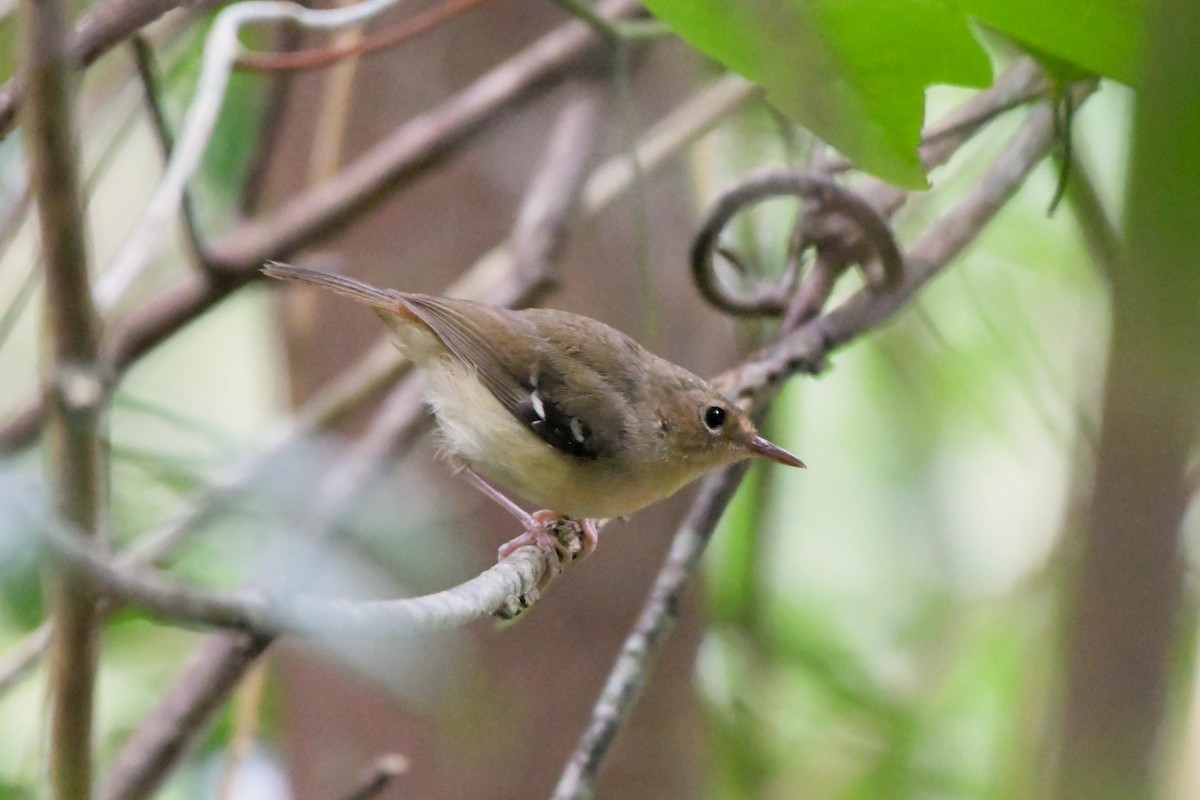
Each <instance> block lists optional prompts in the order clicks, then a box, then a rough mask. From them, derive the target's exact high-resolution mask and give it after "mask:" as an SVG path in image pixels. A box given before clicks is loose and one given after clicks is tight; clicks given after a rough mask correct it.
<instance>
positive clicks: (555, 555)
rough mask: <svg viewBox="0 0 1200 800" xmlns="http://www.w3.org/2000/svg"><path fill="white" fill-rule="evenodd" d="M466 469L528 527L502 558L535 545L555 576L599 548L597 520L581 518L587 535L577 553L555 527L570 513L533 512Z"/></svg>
mask: <svg viewBox="0 0 1200 800" xmlns="http://www.w3.org/2000/svg"><path fill="white" fill-rule="evenodd" d="M463 472H464V473H465V474H466V476H467V478H469V479H470V481H471V483H473V484H475V486H476V487H477V488H478V489H479V490H480V491H481V492H483V493H484V494H486V495H487V496H488V497H490V498H492V499H493V500H495V501H496V502H497V503H499V504H500V506H501V507H502V508H504V509H505V510H506V511H508V513H510V514H512V515H513V516H514V517H516V518H517V519H519V520H520V521H521V524H522V525H524V526H525V530H524V532H523V533H521V535H519V536H517V537H516V538H514V539H511V540H509V541H507V542H505V543H504V544H502V545H501V546H500V550H499V552H498V556H499V557H500V558H506V557H508V556H510V555H512V554H513V553H514V552H516V551H517V550H518V549H519V548H521V547H525V546H526V545H534V546H535V547H537V548H538V549H540V550H541V551H542V552H544V553H545V554H546V555H547V557H549V559H550V569H549V570H547V575H551V576H553V575H557V574H558V573H559V572H561V571H562V563H563V562H564V561H571V560H572V559H574V558H576V557H578V558H582V557H583V556H586V555H587V554H588V553H591V552H592V551H593V550H595V549H596V543H597V542H598V541H599V538H598V537H599V531H598V529H597V527H596V521H595V520H592V519H583V520H579V521H578V522H579V530H580V533H581V534H582V536H583V545H582V548H581V549H580V551H579V554H578V555H577V556H576V555H575V554H573V553H571V551H570V550H569V549H568V547H567V545H566V544H564V543H563V542H562V541H561V540H560V539H559V538H558V536H556V535H555V527H556V526H557V525H558V524H561V522H562V521H563V520H566V519H568V517H567V516H565V515H563V514H560V513H558V512H557V511H551V510H549V509H545V510H542V511H535V512H534V513H532V514H530V513H529V512H528V511H526V510H525V509H523V508H521V507H520V506H518V505H517V504H516V503H514V502H513V501H512V498H510V497H509V496H508V495H506V494H504V492H502V491H500V490H499V489H497V488H496V487H495V486H492V485H491V484H490V483H488V482H487V481H486V480H484V479H483V477H482V476H481V475H480V474H479V473H478V472H476V471H475V470H473V469H471V468H470V467H466V468H464V469H463Z"/></svg>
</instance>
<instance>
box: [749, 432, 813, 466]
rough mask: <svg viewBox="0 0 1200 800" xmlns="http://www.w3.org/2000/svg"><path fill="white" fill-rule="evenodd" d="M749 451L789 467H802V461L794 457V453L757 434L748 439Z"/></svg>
mask: <svg viewBox="0 0 1200 800" xmlns="http://www.w3.org/2000/svg"><path fill="white" fill-rule="evenodd" d="M750 451H751V452H753V453H754V455H756V456H762V457H763V458H769V459H771V460H772V461H776V462H778V463H780V464H787V465H788V466H789V467H803V466H804V462H803V461H801V460H800V459H798V458H796V457H795V456H794V455H792V454H791V453H789V452H788V451H787V450H784V449H783V448H782V447H780V446H779V445H777V444H772V443H771V442H768V441H767V440H766V439H764V438H763V437H761V436H759V435H757V434H756V435H755V436H754V438H753V439H751V440H750Z"/></svg>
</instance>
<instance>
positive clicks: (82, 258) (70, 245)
mask: <svg viewBox="0 0 1200 800" xmlns="http://www.w3.org/2000/svg"><path fill="white" fill-rule="evenodd" d="M18 11H19V15H20V17H19V27H20V41H21V50H22V67H23V70H22V72H23V74H24V76H25V79H26V81H27V82H28V99H27V102H26V103H25V108H24V115H23V120H22V121H23V127H24V132H25V148H26V152H27V154H28V158H29V163H30V176H31V183H30V185H31V187H32V189H33V195H34V197H35V199H36V200H37V210H38V222H39V228H40V232H41V254H42V261H43V267H42V272H43V275H44V280H45V298H46V319H47V321H48V325H47V331H48V336H49V342H50V346H49V353H48V363H47V364H46V369H45V398H46V399H45V403H46V409H47V413H46V440H47V441H46V458H47V461H48V464H47V466H48V472H49V474H50V476H51V485H52V486H53V491H54V505H55V508H56V511H57V514H58V515H59V516H61V517H62V518H63V519H65V520H67V521H68V522H69V523H70V525H71V526H72V528H73V530H75V531H77V532H78V534H79V536H80V538H81V540H82V541H84V542H88V543H89V545H98V544H101V542H100V538H101V534H100V530H101V524H102V518H103V511H102V500H101V498H102V496H103V492H102V489H101V482H102V480H103V478H102V476H103V468H102V466H101V459H100V439H99V437H98V435H97V426H98V425H99V422H100V416H101V413H102V409H103V407H104V390H103V385H102V383H101V381H100V379H99V376H98V374H97V372H96V367H97V358H96V356H97V342H98V339H99V325H98V322H97V320H96V316H95V310H94V309H93V308H92V297H91V290H90V288H89V284H88V268H87V254H86V248H85V245H84V235H83V226H84V221H83V201H82V197H81V193H80V185H79V164H78V155H77V150H76V142H75V119H74V110H75V109H74V103H73V102H72V98H71V91H70V80H71V66H70V65H71V57H70V54H69V49H68V45H67V39H68V32H69V26H68V22H67V8H66V4H65V3H63V2H55V0H22V2H21V3H19V5H18ZM48 595H49V598H50V607H51V608H52V609H53V610H54V614H55V617H56V618H57V619H58V624H57V625H55V626H54V633H53V636H52V639H51V669H50V744H49V748H50V769H49V773H50V786H51V791H52V796H53V797H54V798H55V799H56V800H87V798H88V797H89V795H90V793H91V782H92V725H93V721H92V712H93V700H94V695H93V685H94V683H95V679H96V658H97V649H98V647H99V636H98V630H97V626H96V609H95V597H94V594H93V591H92V587H91V584H90V582H89V580H88V578H87V575H86V574H85V573H82V572H79V571H76V570H74V569H71V568H63V569H58V570H55V572H54V573H53V574H52V575H51V576H50V577H49V590H48Z"/></svg>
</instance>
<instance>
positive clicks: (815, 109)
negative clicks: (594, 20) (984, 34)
mask: <svg viewBox="0 0 1200 800" xmlns="http://www.w3.org/2000/svg"><path fill="white" fill-rule="evenodd" d="M645 5H646V7H647V8H648V9H650V11H651V12H653V13H654V14H655V15H656V16H658V17H659V18H660V19H662V20H663V21H664V22H666V23H667V24H668V25H670V26H671V28H672V29H673V30H674V31H675V32H676V33H678V34H679V35H680V36H681V37H682V38H683V39H684V40H685V41H687V42H688V43H690V44H691V45H692V46H694V47H696V48H697V49H698V50H700V51H702V52H704V53H706V54H707V55H709V56H712V57H713V58H715V59H717V60H718V61H720V62H721V63H722V64H724V65H725V66H727V67H728V68H729V69H731V70H733V71H735V72H738V73H740V74H742V75H744V76H746V77H747V78H749V79H750V80H752V81H755V82H756V83H758V84H760V85H762V86H763V87H764V88H765V89H766V90H767V99H768V100H770V101H771V102H772V103H774V104H775V105H776V106H777V107H778V108H779V109H780V110H781V111H783V112H784V113H785V114H788V115H789V116H791V117H792V118H794V119H796V120H797V121H799V122H800V123H802V124H803V125H804V126H805V127H807V128H808V129H809V130H811V131H812V132H813V133H815V134H816V135H817V136H820V137H821V138H822V139H824V140H825V141H826V142H828V143H829V144H831V145H833V146H834V147H836V148H837V149H838V150H840V151H841V152H842V153H844V154H845V155H846V156H848V157H849V158H850V159H852V160H853V161H854V162H855V163H856V164H857V165H858V166H859V167H861V168H862V169H865V170H867V171H869V172H873V173H875V174H876V175H879V176H880V177H882V178H884V179H886V180H889V181H892V182H893V183H896V184H899V185H901V186H908V187H924V186H925V175H924V171H923V170H922V169H921V164H920V161H919V160H918V158H917V145H918V144H919V143H920V136H921V126H922V124H923V122H924V118H925V88H926V87H927V86H929V85H930V84H934V83H951V84H959V85H966V86H986V85H987V84H988V83H990V81H991V76H992V71H991V64H990V62H989V60H988V57H987V55H986V53H985V52H984V50H983V49H982V47H981V46H980V45H979V43H978V42H977V41H976V40H975V38H974V36H973V35H972V34H971V30H970V26H969V24H968V21H967V17H966V15H965V14H963V13H962V11H961V10H960V9H959V8H958V7H957V6H956V5H954V4H953V3H952V2H951V1H950V0H887V2H877V1H876V0H647V2H646V3H645Z"/></svg>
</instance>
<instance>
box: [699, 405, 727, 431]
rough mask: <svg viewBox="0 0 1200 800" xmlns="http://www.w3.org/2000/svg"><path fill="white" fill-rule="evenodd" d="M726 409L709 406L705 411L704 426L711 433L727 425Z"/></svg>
mask: <svg viewBox="0 0 1200 800" xmlns="http://www.w3.org/2000/svg"><path fill="white" fill-rule="evenodd" d="M726 416H727V415H726V413H725V409H723V408H721V407H720V406H709V407H708V408H706V409H704V425H705V426H706V427H707V428H708V429H709V430H710V431H716V430H719V429H720V428H721V426H722V425H724V424H725V417H726Z"/></svg>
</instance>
